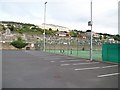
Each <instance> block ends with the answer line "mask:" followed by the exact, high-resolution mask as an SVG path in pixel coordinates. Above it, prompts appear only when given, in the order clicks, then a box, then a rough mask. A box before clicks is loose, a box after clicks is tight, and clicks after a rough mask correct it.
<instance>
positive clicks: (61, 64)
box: [60, 64, 70, 66]
mask: <svg viewBox="0 0 120 90" xmlns="http://www.w3.org/2000/svg"><path fill="white" fill-rule="evenodd" d="M68 65H70V64H61V65H60V66H68Z"/></svg>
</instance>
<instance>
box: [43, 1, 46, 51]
mask: <svg viewBox="0 0 120 90" xmlns="http://www.w3.org/2000/svg"><path fill="white" fill-rule="evenodd" d="M46 4H47V2H45V3H44V5H45V6H44V33H43V35H44V41H43V44H44V45H43V51H45V24H46Z"/></svg>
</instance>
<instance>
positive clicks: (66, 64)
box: [61, 62, 99, 66]
mask: <svg viewBox="0 0 120 90" xmlns="http://www.w3.org/2000/svg"><path fill="white" fill-rule="evenodd" d="M97 63H99V62H93V63H75V64H61V66H69V65H85V64H97Z"/></svg>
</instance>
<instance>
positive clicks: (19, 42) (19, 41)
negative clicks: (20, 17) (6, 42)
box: [11, 37, 28, 49]
mask: <svg viewBox="0 0 120 90" xmlns="http://www.w3.org/2000/svg"><path fill="white" fill-rule="evenodd" d="M11 45H12V46H14V47H15V48H18V49H22V48H24V47H25V46H27V45H28V43H25V42H24V40H22V38H21V37H18V38H17V40H15V41H13V42H11Z"/></svg>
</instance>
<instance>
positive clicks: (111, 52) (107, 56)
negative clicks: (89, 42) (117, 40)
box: [102, 44, 120, 63]
mask: <svg viewBox="0 0 120 90" xmlns="http://www.w3.org/2000/svg"><path fill="white" fill-rule="evenodd" d="M119 54H120V44H103V45H102V60H103V61H106V62H115V63H120V55H119Z"/></svg>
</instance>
